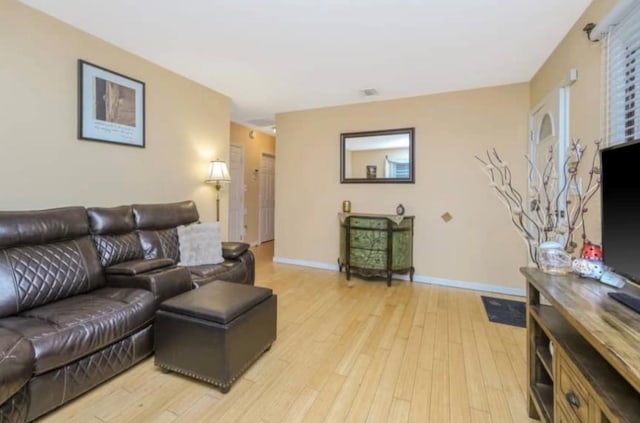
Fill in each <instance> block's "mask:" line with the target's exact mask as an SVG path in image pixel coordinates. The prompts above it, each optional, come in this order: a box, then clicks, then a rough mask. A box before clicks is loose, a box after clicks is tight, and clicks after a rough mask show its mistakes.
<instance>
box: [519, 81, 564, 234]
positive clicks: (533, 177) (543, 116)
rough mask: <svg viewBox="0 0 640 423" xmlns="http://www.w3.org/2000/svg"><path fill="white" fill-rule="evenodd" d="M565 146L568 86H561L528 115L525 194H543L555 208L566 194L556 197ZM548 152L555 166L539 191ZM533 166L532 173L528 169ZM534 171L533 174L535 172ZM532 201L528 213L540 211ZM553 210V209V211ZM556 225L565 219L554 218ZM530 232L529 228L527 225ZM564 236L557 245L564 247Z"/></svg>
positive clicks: (561, 174) (561, 175)
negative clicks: (554, 200)
mask: <svg viewBox="0 0 640 423" xmlns="http://www.w3.org/2000/svg"><path fill="white" fill-rule="evenodd" d="M568 146H569V86H561V87H560V88H558V89H554V90H552V91H551V92H550V93H549V94H547V96H546V97H545V98H544V99H543V100H542V102H541V103H540V104H538V106H537V107H535V108H534V109H533V110H532V111H531V113H530V115H529V158H530V160H531V162H530V164H529V167H530V168H529V180H528V184H529V192H530V193H532V191H534V187H537V189H539V190H541V191H546V192H547V193H548V194H549V198H551V199H554V198H557V201H558V204H564V202H565V201H566V196H567V193H566V192H562V193H560V192H559V191H560V190H561V188H560V187H564V185H565V179H566V175H565V170H564V164H565V160H566V157H567V149H568ZM549 151H552V160H553V162H554V164H555V166H554V167H553V168H550V169H549V170H550V171H551V173H550V174H549V179H548V181H546V186H547V188H542V187H543V186H544V185H545V182H543V181H542V174H543V173H544V169H545V168H547V167H548V166H547V165H548V163H549V160H550V155H549ZM532 165H533V166H535V169H532V168H531V166H532ZM536 170H537V171H536ZM540 206H541V205H540V204H537V203H536V200H534V199H533V198H529V210H530V211H533V210H535V208H536V207H540ZM556 208H557V207H556ZM556 219H557V220H558V223H559V225H562V224H563V223H564V222H566V216H564V215H559V216H556ZM530 226H531V227H530V229H531V230H533V225H532V224H530ZM564 238H566V236H562V237H561V238H560V239H558V241H559V242H560V243H564V242H565V241H566V239H564Z"/></svg>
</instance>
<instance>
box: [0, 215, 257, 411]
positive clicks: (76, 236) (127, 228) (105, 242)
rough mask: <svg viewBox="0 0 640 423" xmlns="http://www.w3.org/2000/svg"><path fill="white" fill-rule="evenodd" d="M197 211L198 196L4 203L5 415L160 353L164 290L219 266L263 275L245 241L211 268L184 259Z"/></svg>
mask: <svg viewBox="0 0 640 423" xmlns="http://www.w3.org/2000/svg"><path fill="white" fill-rule="evenodd" d="M197 220H198V213H197V210H196V208H195V204H194V203H193V202H182V203H175V204H164V205H161V204H156V205H135V206H123V207H114V208H92V209H85V208H83V207H67V208H59V209H52V210H42V211H21V212H0V423H5V422H11V423H13V422H25V421H32V420H34V419H36V418H37V417H39V416H41V415H43V414H45V413H47V412H48V411H50V410H53V409H54V408H56V407H59V406H60V405H62V404H64V403H66V402H68V401H70V400H71V399H73V398H75V397H77V396H78V395H81V394H82V393H84V392H86V391H88V390H89V389H91V388H93V387H94V386H96V385H98V384H100V383H102V382H103V381H105V380H107V379H109V378H111V377H113V376H114V375H116V374H118V373H120V372H122V371H123V370H125V369H127V368H129V367H131V366H133V365H134V364H136V363H137V362H139V361H140V360H142V359H143V358H145V357H147V356H148V355H150V354H151V353H152V352H153V331H152V322H153V318H154V313H155V311H156V309H157V306H158V304H159V303H160V302H161V301H162V300H164V299H166V298H169V297H172V296H174V295H177V294H179V293H182V292H185V291H187V290H189V289H191V288H192V287H193V286H197V284H202V283H207V282H209V279H208V277H209V276H211V277H212V278H228V280H230V281H233V282H239V283H247V284H253V282H254V261H253V254H252V253H251V251H249V250H248V245H246V244H242V243H230V244H226V245H225V247H224V248H223V255H224V256H225V257H227V259H226V260H225V263H222V264H220V265H216V266H211V267H210V268H207V266H205V267H204V269H206V272H205V270H203V269H199V268H182V267H180V266H176V265H175V263H176V262H179V248H178V244H177V242H178V239H177V230H176V227H177V226H179V225H181V224H188V223H193V222H196V221H197ZM176 251H178V253H176ZM198 267H200V266H198ZM245 267H246V269H243V268H245ZM249 267H250V268H249ZM203 273H207V276H203V275H202V274H203ZM192 278H193V280H194V281H195V282H196V283H194V281H192Z"/></svg>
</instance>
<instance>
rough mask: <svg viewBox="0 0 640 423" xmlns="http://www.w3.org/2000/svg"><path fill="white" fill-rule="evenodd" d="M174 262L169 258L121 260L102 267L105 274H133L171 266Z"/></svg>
mask: <svg viewBox="0 0 640 423" xmlns="http://www.w3.org/2000/svg"><path fill="white" fill-rule="evenodd" d="M174 264H175V263H174V262H173V260H171V259H170V258H157V259H141V260H131V261H123V262H122V263H118V264H114V265H112V266H109V267H106V268H105V269H104V273H105V274H107V275H128V276H135V275H139V274H141V273H147V272H151V271H153V270H158V269H162V268H165V267H171V266H173V265H174Z"/></svg>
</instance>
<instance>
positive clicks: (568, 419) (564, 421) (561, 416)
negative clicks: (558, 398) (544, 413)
mask: <svg viewBox="0 0 640 423" xmlns="http://www.w3.org/2000/svg"><path fill="white" fill-rule="evenodd" d="M567 407H570V406H567ZM567 407H565V406H564V403H560V404H558V407H557V408H556V410H555V414H554V416H553V420H554V421H555V423H580V421H579V420H578V418H577V417H575V415H574V414H573V412H572V411H568V410H567Z"/></svg>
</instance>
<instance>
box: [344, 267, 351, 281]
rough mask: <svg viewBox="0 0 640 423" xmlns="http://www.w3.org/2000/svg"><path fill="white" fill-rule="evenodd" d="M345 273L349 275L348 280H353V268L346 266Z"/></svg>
mask: <svg viewBox="0 0 640 423" xmlns="http://www.w3.org/2000/svg"><path fill="white" fill-rule="evenodd" d="M345 273H346V274H347V280H348V281H350V280H351V267H349V265H347V266H345Z"/></svg>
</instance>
